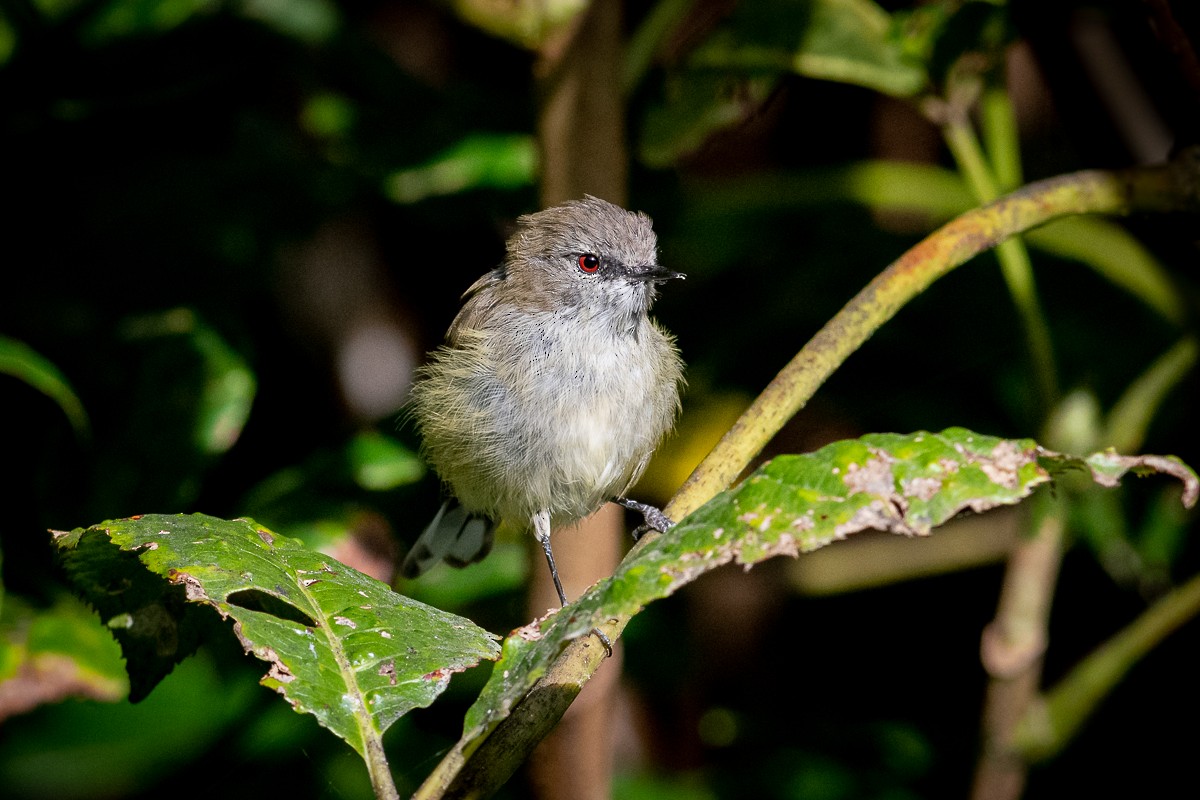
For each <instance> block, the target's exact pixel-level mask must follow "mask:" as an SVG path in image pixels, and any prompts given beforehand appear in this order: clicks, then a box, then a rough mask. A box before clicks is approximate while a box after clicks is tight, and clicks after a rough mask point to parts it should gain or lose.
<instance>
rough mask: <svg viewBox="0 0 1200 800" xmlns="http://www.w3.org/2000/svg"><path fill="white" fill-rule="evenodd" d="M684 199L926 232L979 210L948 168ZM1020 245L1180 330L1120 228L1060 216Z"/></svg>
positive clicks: (1166, 287) (751, 184) (1174, 293)
mask: <svg viewBox="0 0 1200 800" xmlns="http://www.w3.org/2000/svg"><path fill="white" fill-rule="evenodd" d="M688 201H689V203H690V204H691V205H692V212H693V213H695V214H702V215H704V216H705V217H716V216H726V215H728V214H731V213H734V212H735V211H736V212H737V213H744V214H753V213H761V212H762V211H765V210H769V209H778V208H780V207H787V206H796V207H800V208H819V207H821V206H824V205H827V204H828V203H830V202H834V201H843V202H852V203H858V204H861V205H864V206H867V207H868V208H870V209H871V210H873V211H876V212H879V213H897V212H899V213H904V214H921V215H924V216H925V217H926V218H925V219H923V220H921V222H923V223H924V224H925V226H926V229H928V230H932V229H933V228H934V227H935V226H936V225H938V224H941V223H943V222H946V221H948V220H950V219H953V218H954V217H956V216H958V215H960V214H962V213H964V212H966V211H969V210H970V209H972V208H975V207H976V206H977V205H978V204H977V203H976V202H975V201H974V200H973V197H972V195H971V193H970V191H969V190H968V189H967V187H966V184H965V183H964V182H963V179H962V178H961V177H960V176H959V175H958V174H957V173H956V172H954V171H953V170H948V169H945V168H944V167H938V166H932V165H928V164H914V163H908V162H897V161H856V162H854V163H851V164H845V165H840V166H836V167H825V168H820V169H813V170H804V171H801V172H794V173H772V174H768V175H761V176H754V177H751V178H737V179H732V180H721V181H711V182H705V183H700V184H698V185H697V186H696V187H695V189H694V191H693V194H692V196H691V197H690V198H689V200H688ZM1022 239H1023V240H1024V241H1025V242H1026V243H1027V244H1029V245H1030V246H1031V247H1033V248H1034V249H1036V250H1040V251H1042V252H1044V253H1049V254H1051V255H1054V256H1058V257H1059V258H1065V259H1070V260H1072V261H1077V262H1079V263H1081V264H1083V265H1085V266H1087V267H1090V268H1091V269H1092V270H1093V271H1095V272H1096V273H1097V274H1098V275H1100V277H1102V278H1104V279H1105V280H1107V281H1109V282H1110V283H1112V284H1113V285H1114V286H1117V287H1118V288H1120V289H1122V290H1124V291H1126V292H1128V293H1129V294H1130V295H1131V296H1133V297H1135V298H1137V299H1138V300H1139V301H1141V302H1142V303H1144V304H1145V305H1146V306H1147V307H1149V308H1150V309H1152V310H1154V311H1155V312H1156V313H1158V314H1160V315H1162V317H1163V318H1164V319H1166V320H1168V321H1170V322H1173V323H1175V324H1182V321H1183V318H1184V316H1185V309H1184V301H1183V299H1182V295H1181V293H1180V292H1179V289H1178V287H1177V286H1176V283H1175V281H1174V280H1172V279H1171V276H1170V275H1169V274H1168V272H1167V270H1166V269H1165V268H1164V267H1163V265H1162V263H1161V262H1159V260H1158V259H1157V258H1155V256H1154V254H1153V253H1151V252H1150V250H1149V249H1147V248H1146V246H1145V245H1143V244H1142V243H1141V242H1140V241H1138V240H1137V239H1136V238H1134V236H1133V235H1132V234H1131V233H1129V231H1127V230H1126V229H1125V228H1124V227H1122V226H1121V225H1119V224H1117V223H1115V222H1110V221H1108V220H1104V219H1098V218H1095V217H1062V218H1060V219H1056V220H1054V221H1053V222H1049V223H1047V224H1046V225H1043V226H1041V227H1039V228H1035V229H1033V230H1031V231H1027V232H1025V233H1024V234H1022Z"/></svg>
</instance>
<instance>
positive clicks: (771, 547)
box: [463, 428, 1200, 743]
mask: <svg viewBox="0 0 1200 800" xmlns="http://www.w3.org/2000/svg"><path fill="white" fill-rule="evenodd" d="M1080 468H1083V469H1086V470H1088V471H1090V472H1091V474H1092V475H1093V478H1094V479H1095V480H1096V481H1097V482H1099V483H1101V484H1102V485H1106V486H1108V485H1114V484H1115V482H1116V481H1118V480H1119V479H1120V478H1121V477H1122V476H1123V475H1124V474H1125V473H1126V472H1128V471H1130V470H1137V471H1147V470H1148V471H1155V472H1165V473H1167V474H1170V475H1173V476H1175V477H1177V478H1179V479H1180V480H1181V481H1182V482H1183V484H1184V502H1185V504H1192V503H1194V502H1195V500H1196V494H1197V491H1200V481H1198V480H1197V477H1196V474H1195V473H1194V472H1193V471H1192V470H1191V469H1190V468H1189V467H1187V466H1186V465H1184V464H1182V462H1180V461H1178V460H1177V459H1173V458H1167V457H1161V456H1118V455H1116V454H1113V453H1102V454H1095V455H1093V456H1089V457H1088V458H1087V459H1080V458H1077V457H1073V456H1066V455H1062V454H1058V453H1051V452H1048V451H1046V450H1044V449H1042V448H1041V447H1039V446H1038V445H1037V444H1036V443H1035V442H1034V441H1032V440H1029V439H1019V440H1010V439H1000V438H997V437H993V436H982V435H979V434H975V433H972V432H971V431H968V430H964V429H962V428H951V429H948V430H946V431H943V432H941V433H936V434H935V433H927V432H919V433H913V434H873V435H868V436H863V437H862V438H860V439H856V440H848V441H841V442H835V443H833V444H830V445H828V446H826V447H823V448H821V449H820V450H818V451H816V452H814V453H808V454H804V455H787V456H780V457H778V458H775V459H774V460H772V461H770V462H768V463H766V464H764V465H763V466H761V467H759V468H758V469H757V470H755V471H754V473H752V474H751V475H750V476H749V477H748V478H747V479H746V480H744V481H743V482H742V483H741V484H740V485H738V486H736V487H734V488H732V489H729V490H727V491H725V492H722V493H721V494H719V495H718V496H716V497H715V498H713V499H712V500H711V501H710V502H708V503H706V504H705V505H704V506H702V507H700V508H699V509H697V510H696V511H694V512H693V513H691V514H690V515H688V516H687V517H686V518H685V519H683V520H681V521H680V522H679V523H678V524H677V525H676V526H675V527H674V528H672V529H671V530H670V531H669V532H668V533H666V534H664V535H662V536H659V537H657V538H656V539H655V540H654V541H652V542H650V543H648V544H647V545H646V546H645V547H644V548H643V549H642V550H641V551H640V552H639V553H638V554H637V555H636V557H633V558H628V559H626V560H625V561H624V562H622V564H621V566H620V567H619V568H618V569H617V572H616V573H615V574H614V575H613V577H612V578H610V579H608V580H605V581H601V582H600V583H598V584H596V585H595V586H594V587H592V589H590V590H589V591H588V592H587V593H585V594H584V596H583V597H582V598H580V600H579V601H578V602H576V603H574V604H572V605H570V606H568V607H567V608H566V609H564V610H563V611H561V612H557V613H554V614H551V615H549V616H548V617H546V618H545V619H542V620H535V621H534V622H533V623H531V624H530V625H528V626H526V627H525V628H524V629H522V630H520V631H518V632H517V633H516V634H514V635H513V636H511V637H509V638H508V639H507V640H506V641H505V642H504V653H503V656H502V657H501V660H500V662H499V663H498V664H497V665H496V668H495V670H494V671H493V673H492V678H491V680H490V681H489V682H488V684H487V686H485V687H484V690H483V692H482V693H481V694H480V696H479V698H478V700H477V701H476V703H475V704H474V705H473V706H472V707H471V709H470V711H469V712H468V714H467V718H466V722H465V725H464V734H463V741H464V742H468V743H469V742H470V741H472V740H474V739H477V738H478V737H480V736H481V735H483V734H484V733H486V731H487V730H489V729H490V727H491V726H493V725H494V724H496V723H497V722H499V721H500V720H501V719H503V718H504V717H505V716H507V715H508V713H509V712H510V711H511V709H512V707H513V705H514V704H515V703H516V702H517V701H518V700H520V698H521V697H523V696H524V695H525V693H526V692H528V690H529V689H530V687H532V686H533V684H534V682H536V681H537V679H538V678H539V677H540V676H541V675H542V674H543V673H544V672H545V670H546V667H547V666H548V664H549V663H550V661H551V659H553V658H554V657H555V656H556V655H557V654H558V652H559V651H560V649H561V648H562V646H563V644H564V643H565V642H566V641H567V640H569V639H572V638H575V637H578V636H581V635H584V634H586V633H587V632H589V631H590V630H591V629H592V628H593V627H595V626H596V625H599V624H603V622H604V620H606V619H608V618H610V617H624V616H627V615H630V614H632V613H634V612H636V611H637V610H639V609H641V608H642V607H644V606H645V605H646V604H647V603H649V602H651V601H653V600H657V599H660V598H663V597H666V596H667V595H670V594H671V593H673V592H674V591H675V590H676V589H678V588H680V587H681V586H683V585H684V584H687V583H689V582H690V581H692V580H695V579H696V578H697V577H699V576H700V575H702V574H703V573H705V572H708V571H709V570H712V569H714V568H716V567H718V566H721V565H723V564H727V563H730V562H736V563H738V564H744V565H746V566H747V567H749V565H751V564H754V563H757V562H759V561H762V560H764V559H767V558H770V557H772V556H776V555H791V556H796V555H798V554H800V553H802V552H808V551H811V550H815V549H817V548H820V547H823V546H825V545H827V544H829V543H830V542H833V541H835V540H837V539H842V538H845V537H846V536H849V535H851V534H853V533H857V532H858V531H862V530H881V531H890V532H892V533H900V534H904V535H908V536H921V535H926V534H928V533H930V531H931V530H932V529H933V528H934V527H936V526H938V525H941V524H942V523H944V522H946V521H948V520H949V519H951V518H953V517H954V516H955V515H957V514H959V513H961V512H964V511H968V510H970V511H976V512H980V511H985V510H987V509H989V508H994V507H996V506H1001V505H1012V504H1015V503H1018V502H1020V501H1021V500H1022V499H1023V498H1025V497H1027V496H1028V495H1029V494H1030V493H1031V492H1032V491H1033V489H1034V488H1035V487H1037V486H1039V485H1041V484H1044V483H1047V482H1049V481H1050V480H1051V477H1052V473H1055V472H1060V471H1064V470H1068V469H1071V470H1076V469H1080Z"/></svg>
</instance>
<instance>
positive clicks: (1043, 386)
mask: <svg viewBox="0 0 1200 800" xmlns="http://www.w3.org/2000/svg"><path fill="white" fill-rule="evenodd" d="M993 113H995V112H994V111H993ZM993 131H994V135H997V136H999V135H1002V134H1003V130H1002V129H1001V127H1000V126H999V125H995V124H994V123H993ZM942 135H943V136H944V137H945V140H946V144H947V146H948V147H949V148H950V153H951V154H952V155H953V156H954V160H955V162H956V163H957V164H958V166H959V170H960V171H961V172H962V173H963V176H964V177H965V178H966V179H967V184H968V185H969V186H970V187H971V191H972V192H973V193H974V194H975V198H976V199H977V200H978V201H979V202H981V203H990V202H992V201H993V200H995V199H996V197H997V196H998V195H999V190H998V189H997V186H996V179H995V178H994V177H993V176H992V170H991V167H990V166H989V165H988V163H987V159H986V158H985V157H984V154H983V149H982V148H981V147H980V145H979V139H978V138H977V137H976V136H975V131H974V130H973V129H972V128H971V125H970V123H969V122H968V121H967V120H966V119H965V117H964V116H963V115H960V114H956V113H949V114H947V119H946V121H945V122H944V123H943V125H942ZM993 146H994V149H996V150H999V151H1009V150H1014V149H1015V145H1013V144H1011V143H1009V144H1008V146H1005V144H1004V143H1000V142H997V143H994V145H993ZM1008 160H1009V161H1011V160H1012V158H1011V157H1010V158H1009V159H1008ZM1007 169H1008V171H1009V172H1011V171H1012V167H1011V166H1009V167H1008V168H1007ZM996 257H997V259H999V261H1000V271H1001V274H1002V275H1003V276H1004V282H1005V284H1006V285H1007V286H1008V292H1009V294H1010V295H1012V298H1013V303H1014V304H1015V305H1016V307H1017V313H1018V314H1019V315H1020V317H1021V324H1022V327H1023V329H1024V330H1025V338H1026V340H1027V343H1028V347H1029V352H1030V356H1031V357H1032V359H1033V371H1034V376H1035V379H1036V381H1037V386H1038V393H1039V395H1040V397H1041V401H1042V406H1043V407H1044V408H1049V407H1051V406H1052V405H1053V404H1054V402H1055V400H1056V399H1057V396H1058V380H1057V377H1056V376H1057V369H1056V368H1055V365H1054V347H1053V345H1052V344H1051V339H1050V328H1049V326H1048V325H1047V324H1046V319H1045V316H1044V315H1043V314H1042V309H1041V304H1040V303H1039V302H1038V296H1037V284H1036V282H1035V281H1034V278H1033V265H1032V263H1031V262H1030V260H1029V251H1028V250H1026V249H1025V245H1024V244H1023V243H1022V242H1021V241H1020V240H1019V239H1009V240H1007V241H1005V242H1002V243H1000V245H999V246H997V248H996Z"/></svg>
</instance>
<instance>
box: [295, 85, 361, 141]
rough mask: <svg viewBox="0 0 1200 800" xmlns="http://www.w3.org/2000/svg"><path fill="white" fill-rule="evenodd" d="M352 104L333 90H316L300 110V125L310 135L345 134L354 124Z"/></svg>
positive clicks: (327, 136)
mask: <svg viewBox="0 0 1200 800" xmlns="http://www.w3.org/2000/svg"><path fill="white" fill-rule="evenodd" d="M355 116H356V115H355V109H354V104H353V103H352V102H351V101H350V100H349V99H348V98H346V97H344V96H342V95H339V94H334V93H333V92H318V93H317V94H314V95H313V96H312V97H309V98H308V99H307V100H306V101H305V103H304V107H303V108H302V109H301V111H300V125H301V126H302V127H303V128H304V130H305V131H307V132H308V134H309V135H310V136H314V137H316V138H319V139H334V138H339V137H342V136H345V135H346V134H347V133H349V132H350V130H351V128H352V127H353V126H354V120H355Z"/></svg>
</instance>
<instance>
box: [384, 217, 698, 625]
mask: <svg viewBox="0 0 1200 800" xmlns="http://www.w3.org/2000/svg"><path fill="white" fill-rule="evenodd" d="M650 225H651V223H650V218H649V217H647V216H646V215H645V214H641V213H633V212H630V211H626V210H624V209H622V208H620V207H618V206H615V205H613V204H611V203H607V202H605V201H603V200H600V199H597V198H595V197H591V196H587V197H584V199H582V200H575V201H570V202H567V203H563V204H561V205H558V206H554V207H552V208H548V209H546V210H544V211H540V212H538V213H536V214H528V215H526V216H523V217H520V218H519V219H518V220H517V228H516V232H515V233H514V234H513V235H512V237H511V238H510V239H509V240H508V243H507V254H506V256H505V258H504V262H503V263H502V264H501V265H500V266H499V267H497V268H496V269H494V270H492V271H491V272H489V273H487V274H486V275H484V276H483V277H481V278H480V279H479V280H477V281H476V282H475V284H474V285H473V286H471V288H470V289H468V290H467V292H466V294H465V295H463V299H464V303H463V307H462V310H461V311H459V313H458V316H457V317H455V319H454V322H453V323H452V324H451V325H450V330H449V331H448V332H447V333H446V342H445V344H444V345H442V346H441V347H439V348H438V349H437V350H435V351H434V352H432V353H430V360H429V362H428V364H427V365H426V366H425V367H423V368H422V369H421V370H420V371H419V372H418V376H417V381H416V383H415V384H414V386H413V389H412V396H411V401H410V402H411V405H410V413H411V415H412V418H413V419H414V420H415V422H416V425H417V428H418V430H419V432H420V434H421V437H422V452H423V454H424V456H425V458H426V459H427V460H428V462H429V463H430V464H431V465H432V466H433V468H434V469H435V470H436V471H437V473H438V475H439V476H440V477H441V479H442V481H443V482H444V484H445V486H446V488H447V489H448V490H449V492H450V494H451V495H452V497H450V498H449V499H448V500H447V501H446V503H445V504H444V505H443V506H442V508H441V510H440V511H439V512H438V513H437V515H436V516H435V517H434V519H433V521H432V522H431V523H430V524H429V526H428V527H427V528H426V529H425V531H424V533H422V534H421V537H420V539H419V540H418V541H417V542H416V544H414V545H413V548H412V550H411V551H410V552H409V554H408V557H407V558H406V559H405V561H404V565H403V567H402V572H403V573H404V574H405V575H406V576H408V577H415V576H416V575H419V574H421V573H422V572H424V571H425V570H426V569H428V568H429V567H431V566H433V565H434V564H436V563H437V562H438V561H440V560H445V561H447V562H449V563H451V564H454V565H456V566H465V565H466V564H468V563H471V562H473V561H478V560H479V559H481V558H483V557H484V556H485V555H487V553H488V551H489V550H490V549H491V543H492V530H493V528H494V527H495V525H496V524H497V523H498V522H500V521H501V520H507V521H508V522H509V523H511V524H515V525H518V526H520V527H523V528H528V527H529V526H532V528H533V532H534V535H535V536H536V537H537V540H538V542H539V543H540V544H541V546H542V550H543V552H544V553H545V555H546V561H547V563H548V564H549V566H550V574H551V575H552V576H553V578H554V588H555V589H556V590H557V591H558V598H559V600H560V601H561V602H562V604H563V605H564V606H565V605H566V604H567V598H566V595H565V594H564V593H563V589H562V583H561V582H560V581H559V579H558V570H557V569H556V568H555V566H554V555H553V553H552V551H551V549H550V529H551V528H552V527H559V526H563V525H570V524H572V523H575V522H577V521H579V520H581V519H583V518H584V517H586V516H588V515H589V514H591V513H592V512H594V511H596V510H597V509H598V508H600V506H601V505H603V504H604V502H605V501H607V500H613V501H615V502H618V503H620V504H621V505H624V506H625V507H626V508H631V509H634V510H636V511H639V512H641V513H642V514H643V515H644V516H645V518H646V523H647V525H648V526H649V527H652V528H655V529H657V530H666V528H667V527H669V526H670V524H671V523H670V521H669V520H668V519H667V518H666V516H665V515H663V514H662V512H661V511H659V510H658V509H656V508H654V507H653V506H649V505H646V504H643V503H639V502H636V501H633V500H629V499H627V498H626V497H625V494H626V493H627V492H628V491H629V488H630V487H631V486H632V485H633V483H634V482H635V481H636V480H637V479H638V477H639V476H640V475H641V474H642V471H643V470H644V469H645V467H646V463H647V462H648V461H649V460H650V455H651V454H652V453H653V452H654V449H655V448H656V447H657V446H658V443H659V441H661V439H662V437H663V436H664V434H666V432H667V431H668V430H670V428H671V427H672V425H673V424H674V421H675V417H676V416H677V414H678V412H679V388H680V384H681V383H682V381H683V362H682V361H681V360H680V357H679V351H678V350H677V349H676V347H675V343H674V339H673V338H672V337H671V336H670V334H668V333H667V332H666V331H664V330H663V329H662V328H660V327H659V326H658V324H657V323H655V322H654V321H653V320H651V319H650V317H649V316H648V312H649V310H650V305H651V303H653V302H654V298H655V297H656V295H657V287H658V284H660V283H662V282H664V281H667V280H670V279H672V278H682V277H684V276H683V275H682V274H680V273H678V272H673V271H671V270H668V269H664V268H663V267H660V266H659V265H658V259H657V255H658V253H657V250H658V247H657V239H656V238H655V236H654V231H653V230H652V229H651V226H650ZM605 644H606V645H607V640H605Z"/></svg>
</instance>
